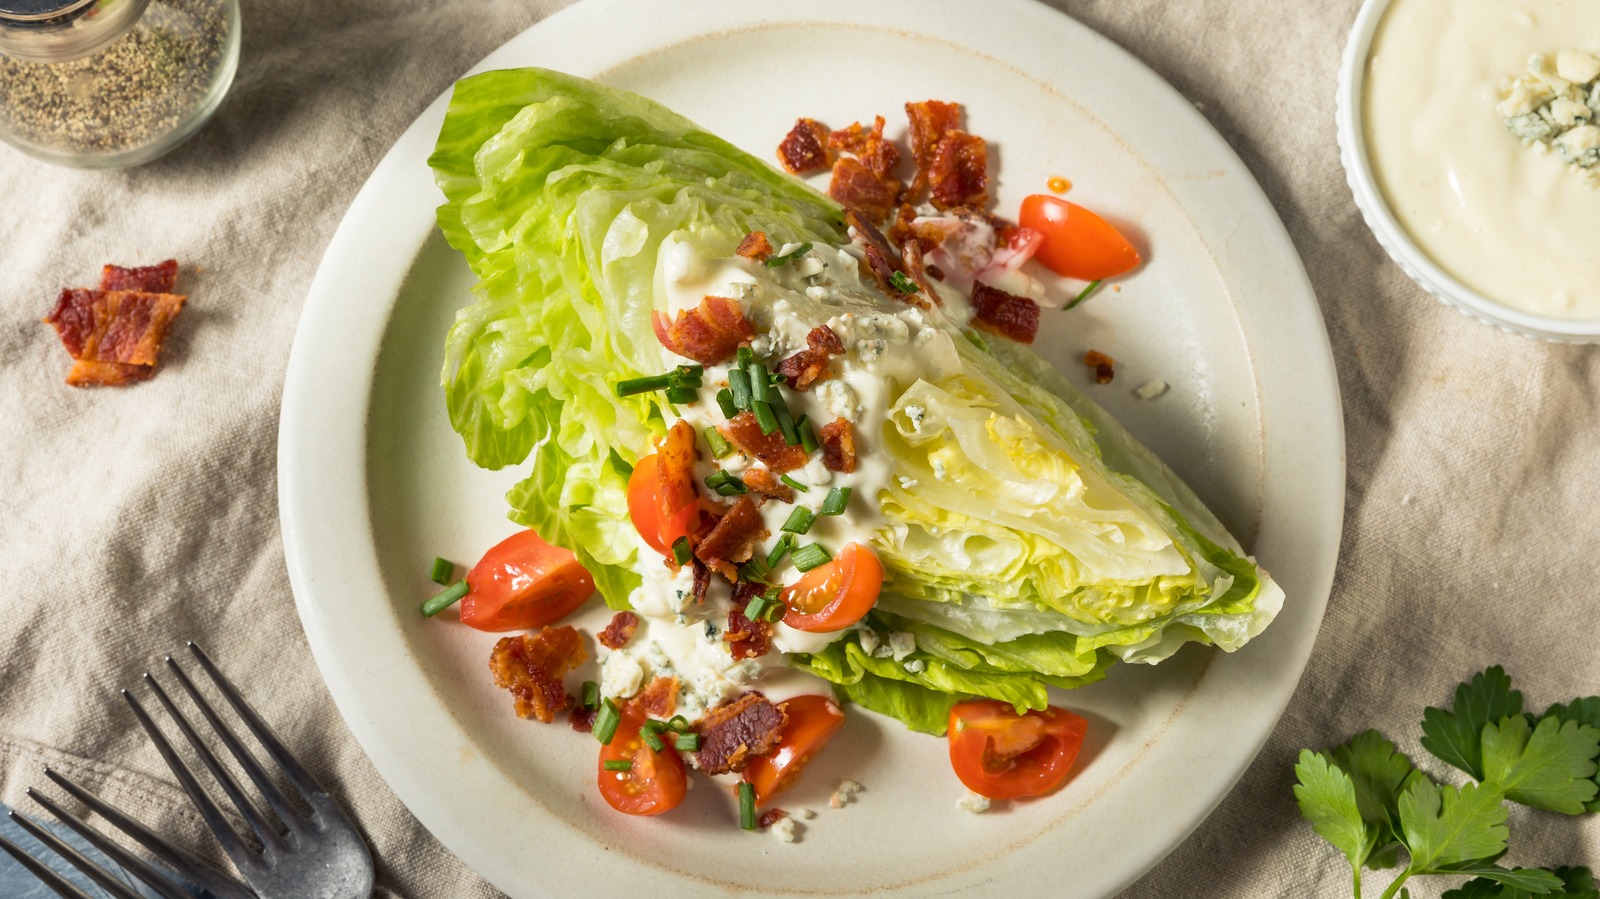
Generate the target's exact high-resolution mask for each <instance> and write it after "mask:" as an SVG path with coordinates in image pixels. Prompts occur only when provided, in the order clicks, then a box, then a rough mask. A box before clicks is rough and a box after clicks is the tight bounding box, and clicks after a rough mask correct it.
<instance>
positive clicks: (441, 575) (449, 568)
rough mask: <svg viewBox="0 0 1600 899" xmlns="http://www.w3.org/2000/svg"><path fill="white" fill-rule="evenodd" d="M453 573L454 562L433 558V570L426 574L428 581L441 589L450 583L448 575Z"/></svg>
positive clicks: (454, 569) (454, 571)
mask: <svg viewBox="0 0 1600 899" xmlns="http://www.w3.org/2000/svg"><path fill="white" fill-rule="evenodd" d="M455 573H456V564H455V563H454V562H452V561H450V560H449V559H443V558H440V557H438V556H435V557H434V559H433V570H432V571H430V572H429V573H428V580H430V581H433V582H434V583H435V584H438V585H439V586H441V587H443V586H444V585H445V584H448V583H450V575H452V574H455Z"/></svg>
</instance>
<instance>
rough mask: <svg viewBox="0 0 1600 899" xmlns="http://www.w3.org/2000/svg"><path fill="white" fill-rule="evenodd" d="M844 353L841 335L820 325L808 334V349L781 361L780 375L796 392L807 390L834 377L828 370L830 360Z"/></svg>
mask: <svg viewBox="0 0 1600 899" xmlns="http://www.w3.org/2000/svg"><path fill="white" fill-rule="evenodd" d="M842 352H844V343H843V342H842V341H840V340H839V335H837V334H835V333H833V329H832V328H830V327H828V326H827V325H818V326H817V327H815V328H812V329H811V331H810V332H809V333H807V334H806V348H805V349H803V350H801V351H800V352H798V353H795V354H794V355H793V356H790V357H789V358H787V359H782V360H779V362H778V366H777V369H778V374H780V375H783V376H784V378H786V379H788V382H789V386H790V387H793V388H794V389H795V390H806V389H809V388H810V387H811V385H812V384H815V383H816V382H818V381H823V380H826V379H828V378H830V377H832V376H833V373H832V372H830V371H829V370H828V360H829V359H830V358H832V357H833V356H837V355H839V354H840V353H842Z"/></svg>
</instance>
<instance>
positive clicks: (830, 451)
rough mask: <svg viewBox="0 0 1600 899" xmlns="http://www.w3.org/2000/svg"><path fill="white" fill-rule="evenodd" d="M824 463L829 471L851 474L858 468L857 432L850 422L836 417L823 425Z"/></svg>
mask: <svg viewBox="0 0 1600 899" xmlns="http://www.w3.org/2000/svg"><path fill="white" fill-rule="evenodd" d="M821 436H822V464H823V465H826V466H828V470H829V471H838V472H843V473H845V474H849V473H850V472H852V471H855V470H856V432H855V429H854V428H852V427H851V426H850V422H849V421H847V420H845V419H843V418H836V419H834V420H833V421H830V422H828V423H827V424H825V425H823V426H822V432H821Z"/></svg>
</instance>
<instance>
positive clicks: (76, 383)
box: [67, 359, 156, 387]
mask: <svg viewBox="0 0 1600 899" xmlns="http://www.w3.org/2000/svg"><path fill="white" fill-rule="evenodd" d="M155 373H156V368H155V366H153V365H129V364H127V363H126V362H90V361H88V360H85V359H76V360H74V361H73V363H72V367H71V368H69V369H67V383H68V384H70V385H72V386H73V387H122V386H124V385H126V384H132V383H134V382H135V381H148V380H150V378H151V377H153V376H154V375H155Z"/></svg>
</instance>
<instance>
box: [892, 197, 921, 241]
mask: <svg viewBox="0 0 1600 899" xmlns="http://www.w3.org/2000/svg"><path fill="white" fill-rule="evenodd" d="M916 220H917V207H915V206H912V205H911V204H910V203H901V204H900V205H899V207H898V208H896V209H895V211H894V221H891V222H890V223H889V231H888V234H889V241H890V242H892V243H894V244H895V245H896V246H905V243H906V239H907V238H909V237H914V236H916V233H917V229H916V225H915V224H914V223H915V222H916Z"/></svg>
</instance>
